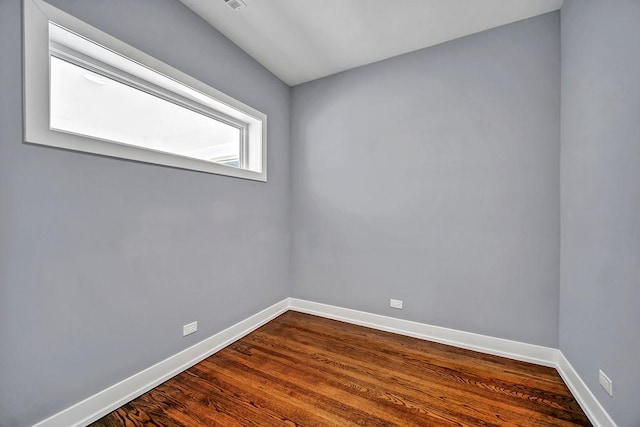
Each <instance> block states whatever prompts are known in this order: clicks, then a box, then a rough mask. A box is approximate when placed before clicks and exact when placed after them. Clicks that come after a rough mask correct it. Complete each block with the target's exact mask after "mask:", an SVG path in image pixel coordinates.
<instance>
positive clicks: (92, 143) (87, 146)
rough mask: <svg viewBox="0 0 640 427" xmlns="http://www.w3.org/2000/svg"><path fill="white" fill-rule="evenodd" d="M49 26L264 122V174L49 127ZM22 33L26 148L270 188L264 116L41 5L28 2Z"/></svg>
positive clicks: (252, 132) (261, 129)
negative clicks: (110, 159) (124, 161)
mask: <svg viewBox="0 0 640 427" xmlns="http://www.w3.org/2000/svg"><path fill="white" fill-rule="evenodd" d="M49 21H51V22H54V23H56V24H58V25H60V26H62V27H64V28H66V29H68V30H70V31H72V32H74V33H76V34H78V35H81V36H83V37H85V38H87V39H89V40H92V41H94V42H96V43H98V44H99V45H101V46H103V47H105V48H107V49H109V50H111V51H113V52H116V53H118V54H120V55H122V56H125V57H127V58H129V59H131V60H133V61H135V62H137V63H139V64H141V65H143V66H145V67H147V68H150V69H152V70H154V71H156V72H158V73H160V74H163V75H165V76H167V77H169V78H171V79H173V80H176V81H178V82H180V83H182V84H184V85H186V86H188V87H190V88H192V89H194V90H195V91H197V92H201V93H202V94H204V95H207V96H209V97H211V98H214V99H215V100H216V101H219V102H221V103H223V104H225V105H226V106H228V107H230V108H232V109H234V110H237V111H240V112H242V113H243V114H245V115H248V116H250V117H251V118H252V119H254V120H255V121H257V122H260V123H261V126H260V127H259V128H256V129H253V130H252V129H248V133H249V134H250V136H249V137H254V138H256V137H259V136H261V150H260V151H261V153H260V157H261V159H253V161H256V160H257V161H259V162H261V167H259V169H260V172H257V171H253V170H249V169H241V168H235V167H230V166H225V165H222V164H219V163H213V162H208V161H205V160H199V159H194V158H189V157H184V156H178V155H173V154H170V153H163V152H159V151H153V150H146V149H144V148H142V147H135V146H129V145H123V144H118V143H114V142H110V141H104V140H99V139H94V138H89V137H85V136H82V135H74V134H70V133H63V132H58V131H54V130H51V129H50V127H49V116H50V114H49V108H50V102H49V96H50V95H49V54H50V53H49ZM23 28H24V37H23V58H24V71H23V73H24V75H23V83H24V84H23V90H24V102H23V106H24V111H23V113H24V116H23V117H24V119H23V122H24V142H25V143H32V144H38V145H47V146H52V147H57V148H63V149H68V150H73V151H80V152H88V153H94V154H99V155H103V156H109V157H116V158H123V159H129V160H134V161H140V162H145V163H155V164H160V165H164V166H170V167H175V168H180V169H189V170H196V171H201V172H207V173H214V174H219V175H226V176H232V177H237V178H244V179H250V180H255V181H263V182H266V180H267V116H266V115H265V114H264V113H261V112H260V111H258V110H256V109H254V108H252V107H250V106H248V105H246V104H244V103H242V102H240V101H238V100H236V99H234V98H232V97H230V96H228V95H226V94H224V93H222V92H220V91H218V90H216V89H214V88H212V87H210V86H208V85H206V84H205V83H203V82H201V81H199V80H197V79H195V78H193V77H191V76H189V75H187V74H185V73H183V72H181V71H179V70H177V69H175V68H173V67H171V66H170V65H167V64H165V63H163V62H161V61H159V60H157V59H155V58H153V57H151V56H149V55H147V54H145V53H144V52H142V51H140V50H138V49H136V48H134V47H132V46H129V45H128V44H126V43H123V42H121V41H120V40H118V39H116V38H114V37H112V36H110V35H109V34H107V33H105V32H103V31H100V30H98V29H97V28H94V27H92V26H90V25H88V24H86V23H85V22H83V21H81V20H79V19H77V18H75V17H73V16H71V15H69V14H67V13H66V12H63V11H61V10H59V9H57V8H55V7H53V6H51V5H49V4H48V3H46V2H44V1H42V0H24V2H23ZM256 133H257V135H256Z"/></svg>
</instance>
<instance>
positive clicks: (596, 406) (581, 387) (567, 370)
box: [556, 351, 616, 427]
mask: <svg viewBox="0 0 640 427" xmlns="http://www.w3.org/2000/svg"><path fill="white" fill-rule="evenodd" d="M556 369H557V370H558V373H560V376H561V377H562V379H563V380H564V382H565V384H566V385H567V387H569V390H571V393H572V394H573V396H574V397H575V398H576V400H577V401H578V403H579V404H580V406H581V407H582V410H584V412H585V414H587V417H589V420H590V421H591V422H592V423H593V425H595V426H598V427H616V423H615V422H614V421H613V419H612V418H611V416H609V414H608V413H607V411H606V410H605V409H604V408H603V407H602V405H601V404H600V402H599V401H598V399H596V397H595V396H594V395H593V393H592V392H591V390H590V389H589V387H587V385H586V384H585V383H584V381H583V380H582V378H580V375H578V372H577V371H576V370H575V369H574V368H573V366H571V363H569V361H568V360H567V358H566V357H565V356H564V354H563V353H562V352H561V351H558V363H557V367H556Z"/></svg>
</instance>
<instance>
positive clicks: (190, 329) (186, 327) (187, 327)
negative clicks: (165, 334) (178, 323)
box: [182, 322, 198, 337]
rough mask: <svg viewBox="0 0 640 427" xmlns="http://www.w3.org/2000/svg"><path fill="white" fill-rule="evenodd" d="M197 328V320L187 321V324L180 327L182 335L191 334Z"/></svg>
mask: <svg viewBox="0 0 640 427" xmlns="http://www.w3.org/2000/svg"><path fill="white" fill-rule="evenodd" d="M197 330H198V322H193V323H189V324H188V325H184V326H183V327H182V336H183V337H186V336H187V335H191V334H192V333H194V332H195V331H197Z"/></svg>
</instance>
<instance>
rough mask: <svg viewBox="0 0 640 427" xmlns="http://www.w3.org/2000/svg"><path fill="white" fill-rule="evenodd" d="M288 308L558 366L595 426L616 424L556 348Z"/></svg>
mask: <svg viewBox="0 0 640 427" xmlns="http://www.w3.org/2000/svg"><path fill="white" fill-rule="evenodd" d="M289 307H290V309H291V310H295V311H299V312H302V313H308V314H315V315H316V316H321V317H326V318H329V319H334V320H340V321H343V322H347V323H353V324H355V325H361V326H366V327H369V328H373V329H378V330H381V331H387V332H393V333H397V334H401V335H406V336H410V337H414V338H420V339H424V340H428V341H435V342H439V343H442V344H448V345H452V346H455V347H461V348H466V349H469V350H474V351H479V352H481V353H488V354H493V355H496V356H503V357H508V358H510V359H515V360H521V361H523V362H530V363H535V364H537V365H543V366H550V367H553V368H556V370H557V371H558V373H559V374H560V376H561V377H562V379H563V380H564V382H565V384H566V385H567V387H568V388H569V390H570V391H571V393H572V394H573V395H574V397H575V398H576V401H577V402H578V404H580V406H581V407H582V409H583V410H584V412H585V414H586V415H587V417H588V418H589V420H590V421H591V423H593V425H594V426H596V427H616V424H615V422H614V421H613V420H612V419H611V417H610V416H609V414H607V412H606V411H605V410H604V408H603V407H602V405H601V404H600V402H598V400H597V399H596V398H595V396H594V395H593V393H591V390H589V388H588V387H587V386H586V384H585V383H584V381H582V379H581V378H580V376H579V375H578V373H577V372H576V371H575V370H574V369H573V367H572V366H571V364H570V363H569V362H568V361H567V359H566V358H565V356H564V355H563V354H562V352H561V351H560V350H558V349H556V348H551V347H543V346H539V345H534V344H527V343H522V342H518V341H510V340H506V339H502V338H495V337H490V336H487V335H480V334H474V333H471V332H464V331H459V330H455V329H449V328H443V327H440V326H433V325H428V324H425V323H418V322H412V321H410V320H402V319H396V318H394V317H387V316H382V315H379V314H373V313H367V312H364V311H358V310H352V309H349V308H344V307H337V306H334V305H328V304H321V303H317V302H312V301H306V300H301V299H296V298H289Z"/></svg>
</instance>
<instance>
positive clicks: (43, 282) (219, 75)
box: [0, 0, 290, 426]
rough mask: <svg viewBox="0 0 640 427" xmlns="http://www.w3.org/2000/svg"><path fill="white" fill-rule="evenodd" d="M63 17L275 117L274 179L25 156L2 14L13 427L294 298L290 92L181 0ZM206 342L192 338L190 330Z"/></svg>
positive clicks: (4, 387)
mask: <svg viewBox="0 0 640 427" xmlns="http://www.w3.org/2000/svg"><path fill="white" fill-rule="evenodd" d="M53 3H54V4H55V5H58V7H60V8H62V9H64V10H66V11H68V12H70V13H72V14H74V15H76V16H77V17H79V18H80V19H83V20H85V21H87V22H89V23H90V24H92V25H94V26H96V27H98V28H100V29H102V30H104V31H106V32H108V33H111V34H112V35H114V36H115V37H117V38H119V39H121V40H123V41H125V42H127V43H129V44H131V45H133V46H135V47H137V48H139V49H141V50H143V51H145V52H147V53H149V54H151V55H153V56H155V57H156V58H158V59H160V60H163V61H165V62H167V63H168V64H170V65H173V66H174V67H176V68H178V69H180V70H182V71H184V72H187V73H189V74H191V75H193V76H194V77H196V78H198V79H200V80H202V81H204V82H206V83H208V84H210V85H211V86H213V87H215V88H217V89H219V90H222V91H223V92H225V93H227V94H228V95H231V96H233V97H235V98H237V99H239V100H241V101H243V102H245V103H247V104H249V105H252V106H253V107H255V108H257V109H259V110H261V111H263V112H264V113H266V114H267V115H268V117H269V129H268V132H269V135H268V138H269V152H268V155H269V159H268V161H269V182H268V183H266V184H264V183H258V182H252V181H245V180H240V179H234V178H227V177H221V176H216V175H210V174H204V173H198V172H192V171H182V170H178V169H171V168H166V167H161V166H154V165H146V164H139V163H134V162H127V161H122V160H115V159H108V158H104V157H98V156H92V155H87V154H80V153H73V152H65V151H62V150H56V149H51V148H44V147H38V146H32V145H25V144H22V130H21V48H20V39H21V35H20V34H21V29H20V21H21V18H20V2H19V0H2V1H0V52H1V53H2V61H0V89H1V91H0V425H2V426H23V425H30V424H31V423H34V422H36V421H38V420H40V419H42V418H44V417H46V416H49V415H51V414H53V413H55V412H57V411H59V410H62V409H64V408H66V407H68V406H70V405H72V404H74V403H76V402H78V401H80V400H82V399H84V398H86V397H88V396H89V395H91V394H93V393H95V392H98V391H100V390H102V389H104V388H106V387H108V386H110V385H111V384H113V383H115V382H117V381H119V380H122V379H124V378H126V377H128V376H130V375H132V374H134V373H136V372H139V371H140V370H142V369H144V368H147V367H148V366H150V365H152V364H154V363H156V362H159V361H160V360H162V359H164V358H166V357H168V356H171V355H173V354H175V353H177V352H179V351H180V350H182V349H184V348H186V347H188V346H191V345H193V344H195V343H196V342H198V341H200V340H202V339H204V338H206V337H209V336H211V335H213V334H214V333H216V332H218V331H220V330H222V329H223V328H225V327H228V326H230V325H232V324H234V323H236V322H238V321H240V320H242V319H245V318H247V317H248V316H249V315H251V314H254V313H256V312H257V311H259V310H261V309H263V308H265V307H267V306H269V305H271V304H273V303H275V302H276V301H279V300H281V299H282V298H285V297H287V296H289V292H290V291H289V278H288V275H289V265H288V259H289V247H288V246H289V243H288V242H289V231H288V230H289V222H290V221H289V194H290V190H289V152H290V147H289V127H290V126H289V95H290V94H289V88H288V87H287V86H286V85H284V84H283V83H282V82H281V81H280V80H278V79H277V78H275V77H274V76H273V75H272V74H270V73H269V72H268V71H266V70H265V69H264V68H263V67H261V66H260V65H259V64H258V63H257V62H255V61H254V60H253V59H251V58H250V57H249V56H247V55H246V54H245V53H243V52H242V51H241V50H240V49H238V48H237V47H236V46H234V45H233V44H232V43H231V42H229V41H228V40H227V39H226V38H224V37H223V36H222V35H220V33H218V32H217V31H215V30H214V29H212V28H211V27H210V26H209V25H208V24H207V23H205V22H204V21H203V20H201V19H200V18H199V17H197V16H196V15H195V14H193V13H192V12H191V11H190V10H189V9H187V8H186V7H185V6H183V5H182V4H180V3H179V2H177V1H174V0H144V1H143V0H136V1H127V0H110V1H108V2H81V1H73V0H65V1H62V0H58V1H54V2H53ZM194 320H197V321H198V325H199V331H198V332H197V333H196V334H194V335H192V336H189V337H186V338H183V337H182V325H183V324H186V323H188V322H191V321H194Z"/></svg>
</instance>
